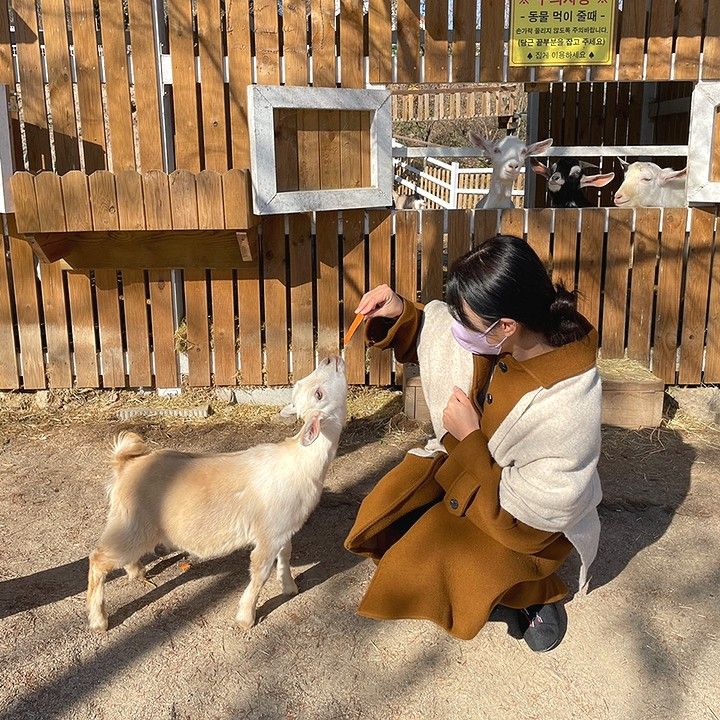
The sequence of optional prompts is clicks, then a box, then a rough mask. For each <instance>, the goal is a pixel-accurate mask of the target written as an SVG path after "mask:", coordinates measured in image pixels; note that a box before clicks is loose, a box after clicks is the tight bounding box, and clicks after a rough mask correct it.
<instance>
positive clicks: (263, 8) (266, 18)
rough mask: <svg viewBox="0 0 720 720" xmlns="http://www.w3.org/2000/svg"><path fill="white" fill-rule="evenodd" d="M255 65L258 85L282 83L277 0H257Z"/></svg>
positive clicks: (255, 5) (255, 4)
mask: <svg viewBox="0 0 720 720" xmlns="http://www.w3.org/2000/svg"><path fill="white" fill-rule="evenodd" d="M254 8H255V63H256V71H257V81H258V85H278V84H279V83H280V48H279V44H280V33H279V31H278V5H277V2H276V0H255V3H254Z"/></svg>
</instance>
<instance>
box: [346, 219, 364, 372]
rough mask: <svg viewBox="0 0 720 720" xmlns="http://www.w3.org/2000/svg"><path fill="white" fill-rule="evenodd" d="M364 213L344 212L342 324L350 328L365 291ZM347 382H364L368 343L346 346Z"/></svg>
mask: <svg viewBox="0 0 720 720" xmlns="http://www.w3.org/2000/svg"><path fill="white" fill-rule="evenodd" d="M364 224H365V213H364V212H363V211H362V210H346V211H345V212H344V213H343V253H342V260H343V265H342V267H343V328H344V329H345V330H347V328H349V327H350V325H351V324H352V321H353V320H354V319H355V313H354V312H353V311H354V310H355V308H356V307H357V306H358V303H359V302H360V298H361V297H362V296H363V294H364V293H365V234H364V230H365V228H364ZM343 354H344V357H345V367H346V372H347V378H348V382H349V383H350V384H353V385H363V384H364V383H365V345H364V343H361V342H354V343H350V345H347V346H345V348H344V353H343Z"/></svg>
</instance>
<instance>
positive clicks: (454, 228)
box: [447, 210, 472, 269]
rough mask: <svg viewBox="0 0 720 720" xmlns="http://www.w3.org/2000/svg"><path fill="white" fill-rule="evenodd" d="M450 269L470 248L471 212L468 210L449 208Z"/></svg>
mask: <svg viewBox="0 0 720 720" xmlns="http://www.w3.org/2000/svg"><path fill="white" fill-rule="evenodd" d="M447 213H448V240H447V253H448V258H447V261H448V269H450V268H452V266H453V263H454V262H455V261H456V260H457V259H458V258H459V257H461V256H462V255H464V254H465V253H466V252H468V251H469V250H470V246H471V240H472V234H471V230H470V218H471V213H470V212H469V211H468V210H448V211H447Z"/></svg>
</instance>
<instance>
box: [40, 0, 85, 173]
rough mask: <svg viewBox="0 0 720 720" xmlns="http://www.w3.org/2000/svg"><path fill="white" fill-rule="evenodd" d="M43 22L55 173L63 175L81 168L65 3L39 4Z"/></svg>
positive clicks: (51, 0) (47, 1) (49, 0)
mask: <svg viewBox="0 0 720 720" xmlns="http://www.w3.org/2000/svg"><path fill="white" fill-rule="evenodd" d="M42 20H43V39H44V41H45V60H46V62H47V81H48V94H49V95H50V112H51V113H52V123H53V143H54V145H55V171H56V172H58V173H60V174H63V173H66V172H67V171H68V170H79V169H80V148H79V146H78V131H77V122H76V119H75V102H74V99H73V89H72V78H71V73H70V51H69V47H68V34H67V25H66V21H65V3H64V0H45V2H43V5H42Z"/></svg>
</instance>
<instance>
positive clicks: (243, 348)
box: [226, 208, 263, 385]
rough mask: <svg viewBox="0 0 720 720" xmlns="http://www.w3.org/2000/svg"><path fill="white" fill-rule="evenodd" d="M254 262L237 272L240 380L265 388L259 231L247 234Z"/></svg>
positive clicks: (252, 229)
mask: <svg viewBox="0 0 720 720" xmlns="http://www.w3.org/2000/svg"><path fill="white" fill-rule="evenodd" d="M226 210H227V208H226ZM247 237H248V243H249V245H250V252H251V253H252V258H253V259H252V261H250V262H248V263H243V267H242V268H239V269H238V271H237V297H238V321H239V326H240V329H239V346H240V378H241V382H242V383H243V384H244V385H261V384H262V381H263V378H262V344H261V342H260V279H259V278H260V269H259V261H258V258H259V252H260V244H259V242H258V235H257V227H253V228H250V229H249V230H248V233H247Z"/></svg>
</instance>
